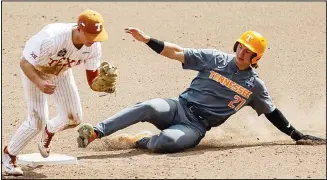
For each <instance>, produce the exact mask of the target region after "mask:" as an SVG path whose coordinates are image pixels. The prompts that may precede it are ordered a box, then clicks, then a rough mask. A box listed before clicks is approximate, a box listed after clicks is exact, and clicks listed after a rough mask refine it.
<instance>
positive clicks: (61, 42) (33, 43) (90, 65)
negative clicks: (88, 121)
mask: <svg viewBox="0 0 327 180" xmlns="http://www.w3.org/2000/svg"><path fill="white" fill-rule="evenodd" d="M107 38H108V34H107V32H106V31H105V29H104V20H103V17H102V16H101V14H99V13H98V12H96V11H93V10H86V11H84V12H82V13H81V14H80V15H79V18H78V22H77V24H76V23H54V24H48V25H46V26H45V27H44V28H43V29H41V31H39V32H38V33H37V34H35V35H34V36H32V37H31V38H30V39H29V40H28V41H27V42H26V45H25V48H24V50H23V55H22V57H21V61H20V67H21V76H22V82H23V87H24V91H25V98H26V101H27V109H28V116H27V118H26V120H25V121H24V122H23V123H22V124H21V125H20V127H19V128H18V129H17V130H16V132H15V134H14V135H13V136H12V139H11V141H10V142H9V144H8V146H5V148H4V152H3V158H2V162H3V164H4V166H5V171H6V173H7V174H9V175H22V174H23V172H22V170H21V169H20V168H19V167H17V165H16V156H17V155H18V153H19V152H20V151H21V150H22V149H23V148H24V147H25V146H26V145H27V143H28V142H29V141H30V140H31V139H32V138H33V137H34V136H36V135H37V134H38V133H39V132H40V131H42V138H41V141H40V142H39V144H38V148H39V151H40V153H41V155H42V156H43V157H48V156H49V153H50V146H49V145H50V142H51V139H52V137H53V135H54V134H55V133H56V132H58V131H61V130H64V129H67V128H74V127H76V126H77V125H79V124H80V123H81V121H82V107H81V102H80V97H79V94H78V90H77V87H76V83H75V80H74V77H73V73H72V70H71V68H72V67H74V66H78V65H80V64H84V66H85V69H86V75H87V80H88V83H89V85H90V87H91V89H93V90H95V91H101V90H99V89H98V88H97V87H96V85H95V83H94V82H95V80H96V79H97V78H99V74H101V73H99V69H98V68H99V66H100V59H101V44H100V42H101V41H105V40H106V39H107ZM110 88H112V87H110ZM103 91H104V90H103ZM105 92H112V89H111V90H108V91H105ZM48 95H51V96H52V97H53V98H54V100H55V103H56V105H57V108H58V114H57V116H56V117H54V118H52V119H51V120H49V112H48V104H47V96H48Z"/></svg>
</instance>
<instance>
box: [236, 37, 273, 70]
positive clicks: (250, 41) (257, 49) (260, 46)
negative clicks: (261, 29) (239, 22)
mask: <svg viewBox="0 0 327 180" xmlns="http://www.w3.org/2000/svg"><path fill="white" fill-rule="evenodd" d="M238 43H241V44H243V45H244V46H245V47H247V48H248V49H250V50H251V51H252V52H254V53H255V55H254V56H253V57H252V62H251V63H252V64H255V63H257V62H258V60H259V59H260V58H261V57H262V55H263V53H264V52H265V50H266V47H267V45H266V38H265V37H263V36H262V35H261V34H259V33H258V32H255V31H246V32H245V33H243V34H242V35H241V37H240V38H239V39H237V40H236V43H235V44H234V52H236V49H237V46H238Z"/></svg>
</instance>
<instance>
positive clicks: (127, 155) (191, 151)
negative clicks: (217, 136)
mask: <svg viewBox="0 0 327 180" xmlns="http://www.w3.org/2000/svg"><path fill="white" fill-rule="evenodd" d="M284 145H288V146H290V145H295V144H294V142H290V141H287V142H261V143H252V144H240V145H221V146H219V147H217V146H216V145H207V144H200V145H198V146H197V147H195V148H192V149H189V150H186V151H183V152H178V153H169V154H165V155H166V156H169V157H182V156H193V155H199V154H203V153H205V152H207V151H225V150H231V149H241V148H250V147H260V146H261V147H271V146H284ZM117 151H119V150H117ZM117 151H115V152H117ZM107 152H108V153H110V154H103V153H104V152H103V151H100V152H99V153H101V154H99V155H87V156H79V157H77V159H78V160H82V159H107V158H130V157H133V156H138V155H142V154H149V155H152V156H157V155H163V154H160V153H153V152H150V151H147V150H142V149H130V150H127V151H126V150H124V151H122V152H121V153H116V154H112V152H114V150H110V151H107Z"/></svg>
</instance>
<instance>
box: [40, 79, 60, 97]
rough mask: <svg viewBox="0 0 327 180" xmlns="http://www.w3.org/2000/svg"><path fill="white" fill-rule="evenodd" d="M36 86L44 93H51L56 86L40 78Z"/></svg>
mask: <svg viewBox="0 0 327 180" xmlns="http://www.w3.org/2000/svg"><path fill="white" fill-rule="evenodd" d="M37 87H38V88H39V89H40V90H41V91H42V92H44V93H45V94H53V93H54V91H55V89H56V87H57V86H56V85H54V84H53V83H52V82H50V81H47V80H42V81H40V82H39V83H38V84H37Z"/></svg>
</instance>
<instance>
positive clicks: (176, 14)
mask: <svg viewBox="0 0 327 180" xmlns="http://www.w3.org/2000/svg"><path fill="white" fill-rule="evenodd" d="M2 5H3V7H2V141H1V142H2V148H3V147H4V146H3V144H7V143H8V142H9V140H10V138H11V136H12V135H13V133H14V131H15V130H16V129H17V128H18V126H19V125H20V124H21V123H22V122H23V120H24V118H25V117H26V102H25V99H24V92H23V88H22V84H21V79H20V77H21V76H20V70H19V60H20V56H21V52H22V49H23V47H24V44H25V42H26V41H27V40H28V38H29V37H30V36H32V35H33V34H35V33H36V32H37V31H39V30H40V29H41V28H42V27H43V26H44V25H46V24H48V23H53V22H75V21H76V19H77V16H78V15H79V13H80V12H82V11H83V10H85V9H88V8H90V9H94V10H96V11H99V12H100V13H101V14H102V15H103V16H104V18H105V22H106V24H105V28H106V30H107V31H108V33H109V41H106V42H104V43H103V44H102V50H103V60H104V61H109V62H111V63H113V64H115V65H117V66H118V68H119V72H120V77H119V80H118V84H119V86H118V90H117V94H116V95H107V96H103V97H99V96H100V95H101V93H95V92H93V91H91V90H90V89H89V87H88V84H87V82H86V77H85V71H84V66H80V67H77V68H75V69H73V72H74V77H75V80H76V83H77V86H78V88H79V92H80V96H81V101H82V106H83V111H84V121H85V122H89V123H91V124H96V123H97V122H99V121H101V120H103V119H105V118H107V117H109V116H111V115H113V114H114V113H116V112H118V111H119V110H120V109H122V108H124V107H127V106H130V105H133V104H135V103H136V102H139V101H144V100H148V99H151V98H156V97H160V98H168V97H175V96H178V95H179V93H181V92H182V91H184V90H185V89H186V88H187V87H188V85H189V84H190V82H191V80H192V79H193V77H195V75H196V72H195V71H186V70H182V68H181V65H180V64H179V63H178V62H175V61H171V60H168V59H167V58H164V57H162V56H159V55H157V54H156V53H154V52H153V51H152V50H151V49H149V48H148V47H147V46H146V45H144V44H141V43H138V42H135V41H133V40H132V38H131V37H130V36H129V35H128V34H125V33H124V28H125V27H127V26H132V27H137V28H140V29H142V30H143V31H145V32H146V33H147V34H149V35H151V36H152V37H156V38H158V39H161V40H166V41H169V42H172V43H176V44H179V45H181V46H183V47H192V48H216V49H220V50H222V51H225V52H229V53H231V52H232V46H233V44H234V42H235V40H236V38H238V37H239V36H240V35H241V34H242V33H243V32H244V31H246V30H250V29H253V30H256V31H258V32H260V33H262V34H263V35H264V36H265V37H266V38H267V41H268V49H267V51H266V53H265V55H264V56H263V58H262V59H261V60H260V62H259V68H258V69H257V72H258V73H259V75H260V77H261V78H262V79H263V80H264V81H265V85H266V86H267V88H268V90H269V93H270V95H271V96H272V98H273V101H274V103H275V104H276V106H277V107H278V108H279V109H280V110H281V111H282V112H283V113H284V115H285V116H286V117H287V119H288V120H290V122H291V123H292V124H293V125H294V126H295V127H296V128H297V129H299V130H300V131H302V132H303V133H308V134H311V135H316V136H320V137H326V69H325V68H326V15H325V14H326V3H322V2H321V3H317V2H316V3H307V2H306V3H285V2H284V3H277V2H270V3H258V2H251V3H250V2H242V3H236V2H235V3H231V2H220V3H217V2H201V3H200V2H156V3H154V2H143V3H136V2H133V3H132V2H100V3H86V2H83V3H76V2H64V3H63V2H57V3H30V2H28V3H27V2H26V3H23V2H12V3H9V2H4V3H2ZM48 102H49V110H50V117H54V116H55V115H56V108H55V104H54V101H53V99H52V98H51V97H50V98H49V99H48ZM141 130H149V131H151V132H153V133H157V132H159V131H158V130H157V129H156V128H155V127H154V126H152V125H151V124H148V123H139V124H135V125H133V126H130V127H128V128H126V129H123V130H121V131H118V132H116V133H114V134H113V135H117V134H121V133H128V134H133V133H137V132H139V131H141ZM76 131H77V128H75V129H70V130H65V131H62V132H59V133H57V134H56V135H55V136H54V139H53V141H52V143H51V144H52V152H56V153H64V154H68V155H72V156H76V157H77V158H78V160H79V161H78V162H79V163H78V164H76V165H49V166H42V167H37V168H28V167H24V168H23V170H24V171H25V172H24V173H25V175H24V176H23V178H29V179H38V178H65V179H67V178H102V179H103V178H326V146H325V145H322V146H297V145H294V142H293V141H292V140H291V139H290V138H289V137H288V136H285V135H284V134H283V133H281V132H279V130H278V129H276V128H275V127H274V126H273V125H272V124H270V122H269V121H267V120H266V119H265V117H264V116H260V117H258V116H257V115H256V113H255V111H254V110H252V109H250V108H247V107H246V108H243V109H242V110H241V111H240V112H239V113H237V114H236V115H234V116H232V117H231V118H230V119H229V120H228V121H227V122H226V123H224V124H223V125H221V126H220V127H217V128H213V129H212V130H211V131H209V132H208V133H207V135H206V137H205V139H204V140H203V141H202V142H201V144H200V145H199V146H198V147H196V148H194V149H191V150H188V151H186V152H182V153H176V154H154V153H148V152H146V151H141V150H135V149H117V146H116V145H115V144H114V143H113V140H112V139H111V137H107V138H103V139H101V140H97V141H95V142H94V143H92V144H91V145H90V146H89V147H88V148H86V149H79V148H77V143H76V137H77V132H76ZM40 137H41V134H39V135H38V136H37V137H36V138H34V139H33V140H32V141H31V142H30V143H29V144H28V145H27V146H26V147H25V148H24V149H23V151H22V152H21V153H24V154H25V153H34V152H38V149H37V145H36V143H37V141H38V140H39V138H40ZM2 178H13V177H8V176H4V168H3V167H2Z"/></svg>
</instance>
